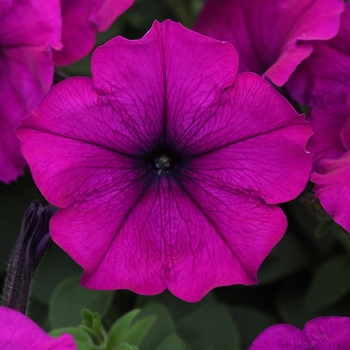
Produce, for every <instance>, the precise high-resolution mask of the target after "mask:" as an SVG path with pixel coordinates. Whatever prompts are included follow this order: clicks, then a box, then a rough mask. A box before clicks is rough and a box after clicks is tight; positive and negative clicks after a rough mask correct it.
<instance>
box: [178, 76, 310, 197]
mask: <svg viewBox="0 0 350 350" xmlns="http://www.w3.org/2000/svg"><path fill="white" fill-rule="evenodd" d="M226 91H227V93H228V96H226V97H224V98H222V99H223V100H224V99H226V101H225V102H224V103H221V106H220V107H216V108H217V110H215V109H214V111H213V110H211V114H210V115H209V116H208V117H206V118H204V117H203V116H202V119H204V120H205V121H206V124H204V123H202V125H203V126H202V127H201V128H200V129H199V130H198V131H197V132H196V133H195V134H194V133H191V132H188V131H187V130H186V129H185V128H184V126H183V123H182V120H181V118H179V122H178V123H177V124H176V130H177V131H178V133H179V134H180V135H181V137H180V139H181V140H184V143H185V142H186V143H187V144H188V145H187V146H186V147H185V149H186V151H187V152H188V153H189V154H190V155H192V154H194V156H190V159H191V160H192V159H193V161H191V170H192V171H193V172H194V173H195V174H196V176H197V174H198V173H200V174H206V175H207V176H210V177H212V178H215V179H217V180H219V181H221V182H222V183H228V184H229V186H231V187H232V188H235V189H241V190H244V191H246V193H249V194H250V195H251V196H253V197H255V198H261V197H262V198H263V199H264V200H265V201H266V202H267V203H270V204H276V203H281V202H285V201H288V200H291V199H293V198H295V197H296V196H297V195H298V194H300V192H301V191H302V190H303V189H304V188H305V183H306V182H307V180H308V178H309V175H310V170H311V157H310V154H307V153H306V152H305V147H306V142H307V140H308V138H309V137H310V135H311V129H310V127H309V126H308V125H307V123H306V122H305V120H304V118H303V116H300V115H299V114H297V113H296V111H295V110H294V109H293V108H292V107H291V105H290V104H289V103H288V102H287V101H286V100H285V99H283V98H281V96H280V95H279V93H278V92H276V91H275V89H274V88H273V87H272V86H271V85H270V84H269V83H267V82H266V81H264V80H263V79H261V78H259V77H258V76H256V75H255V74H251V73H242V74H239V75H238V76H237V78H236V80H235V83H234V85H233V86H232V88H230V89H227V90H226ZM174 129H175V128H174ZM182 135H186V138H184V136H182Z"/></svg>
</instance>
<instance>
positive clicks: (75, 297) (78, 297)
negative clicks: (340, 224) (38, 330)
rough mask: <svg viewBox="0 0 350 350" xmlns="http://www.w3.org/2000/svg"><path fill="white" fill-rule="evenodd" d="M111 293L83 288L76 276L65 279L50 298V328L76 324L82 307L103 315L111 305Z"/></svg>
mask: <svg viewBox="0 0 350 350" xmlns="http://www.w3.org/2000/svg"><path fill="white" fill-rule="evenodd" d="M113 293H114V292H105V291H99V290H90V289H87V288H83V287H81V286H80V284H79V277H78V276H74V277H70V278H67V279H65V280H64V281H62V282H61V283H60V284H59V285H58V286H57V287H56V289H55V290H54V292H53V294H52V296H51V298H50V302H49V320H50V324H51V326H52V328H60V327H70V326H73V327H74V326H78V325H79V324H80V323H81V311H82V309H89V310H91V311H92V312H97V313H98V314H99V315H100V316H101V317H103V316H104V315H105V314H106V312H107V311H108V308H109V306H110V305H111V302H112V298H113Z"/></svg>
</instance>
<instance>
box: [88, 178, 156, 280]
mask: <svg viewBox="0 0 350 350" xmlns="http://www.w3.org/2000/svg"><path fill="white" fill-rule="evenodd" d="M138 180H139V179H136V180H135V181H132V182H131V183H130V184H129V185H128V186H127V187H129V186H131V185H133V184H134V183H136V182H137V181H138ZM152 181H153V177H151V178H150V179H149V180H148V182H147V183H146V185H145V188H144V190H143V191H142V192H141V193H140V195H139V196H138V198H137V199H136V201H135V203H134V204H133V205H132V206H131V208H130V209H129V210H128V211H127V213H126V214H125V216H124V218H123V220H122V222H121V223H120V225H119V227H118V228H117V230H116V233H115V235H114V238H113V239H112V240H111V242H110V244H109V245H108V248H107V249H106V250H105V252H104V254H103V255H102V257H101V259H100V261H99V262H98V263H97V264H96V267H95V268H94V269H93V270H92V272H91V273H89V276H92V275H93V274H94V273H95V272H96V270H97V269H98V267H99V266H100V265H101V263H102V261H103V260H104V258H105V257H106V255H107V253H108V252H109V250H110V248H111V246H112V245H113V243H114V240H115V238H116V237H117V235H118V233H119V232H120V230H121V229H122V227H123V225H124V224H125V222H126V220H127V219H128V218H129V216H130V214H131V213H132V211H133V210H134V209H135V208H136V206H137V205H138V204H139V203H140V201H141V199H142V197H143V196H144V194H145V193H146V192H147V191H148V189H149V187H150V184H151V183H152ZM127 187H124V189H126V188H127ZM119 193H121V192H119Z"/></svg>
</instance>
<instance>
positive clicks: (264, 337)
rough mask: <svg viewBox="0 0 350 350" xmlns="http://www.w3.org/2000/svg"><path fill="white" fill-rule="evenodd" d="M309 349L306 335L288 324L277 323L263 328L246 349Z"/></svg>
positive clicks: (309, 345)
mask: <svg viewBox="0 0 350 350" xmlns="http://www.w3.org/2000/svg"><path fill="white" fill-rule="evenodd" d="M268 349H271V350H272V349H273V350H311V349H312V347H311V344H310V342H309V340H308V338H307V337H306V335H305V334H304V333H303V332H302V331H301V330H300V329H298V328H296V327H294V326H290V325H288V324H277V325H274V326H271V327H269V328H267V329H265V330H264V331H263V332H262V333H260V334H259V335H258V337H257V338H256V339H255V340H254V342H253V344H252V345H251V346H250V347H249V349H248V350H268Z"/></svg>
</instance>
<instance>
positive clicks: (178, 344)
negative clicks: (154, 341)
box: [155, 335, 189, 350]
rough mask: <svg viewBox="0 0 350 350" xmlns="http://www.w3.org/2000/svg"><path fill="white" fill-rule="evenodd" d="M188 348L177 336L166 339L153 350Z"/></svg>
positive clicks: (181, 349)
mask: <svg viewBox="0 0 350 350" xmlns="http://www.w3.org/2000/svg"><path fill="white" fill-rule="evenodd" d="M187 349H189V347H188V346H186V345H185V344H184V342H183V341H182V340H181V339H180V338H179V337H178V336H177V335H169V336H168V337H166V338H165V339H164V340H163V341H162V342H161V343H160V344H159V345H158V346H157V347H156V349H155V350H187Z"/></svg>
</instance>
